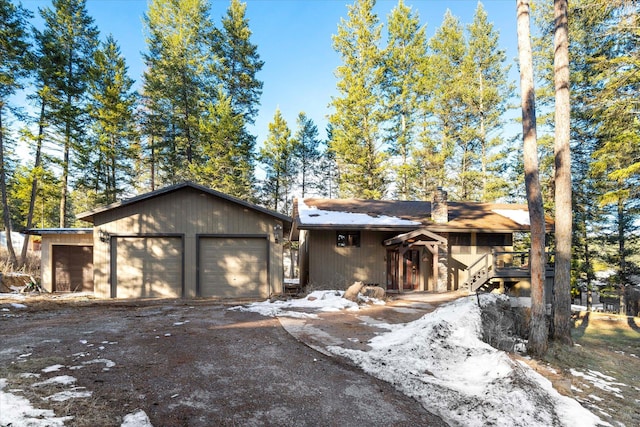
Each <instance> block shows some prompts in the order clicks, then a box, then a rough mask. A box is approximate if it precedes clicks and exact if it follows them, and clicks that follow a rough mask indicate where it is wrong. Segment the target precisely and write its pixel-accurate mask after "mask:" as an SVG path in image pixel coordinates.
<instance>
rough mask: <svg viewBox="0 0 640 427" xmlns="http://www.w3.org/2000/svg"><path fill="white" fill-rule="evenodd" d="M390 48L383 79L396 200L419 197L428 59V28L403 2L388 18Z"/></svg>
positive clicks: (384, 54) (386, 54)
mask: <svg viewBox="0 0 640 427" xmlns="http://www.w3.org/2000/svg"><path fill="white" fill-rule="evenodd" d="M388 28H389V30H388V44H387V47H386V49H385V50H384V51H383V53H382V55H383V60H384V79H383V83H382V90H383V92H382V93H383V96H384V98H385V104H386V108H385V109H386V110H388V111H389V117H388V129H387V141H388V143H389V145H390V149H391V154H392V155H393V156H396V157H397V158H398V160H397V162H395V163H394V166H393V167H394V169H395V177H396V179H395V181H396V182H395V184H396V185H395V186H396V196H397V198H400V199H403V200H409V199H414V198H415V197H416V189H417V188H418V186H417V185H416V178H417V175H418V167H419V165H418V163H417V162H416V161H415V160H414V159H415V158H416V157H417V156H416V153H415V150H416V140H417V137H418V134H419V130H418V117H419V115H418V113H419V111H420V108H419V106H418V103H419V101H420V98H421V93H420V87H421V80H422V79H423V78H424V75H423V74H422V70H423V68H424V67H423V63H424V62H425V61H426V59H427V37H426V34H425V27H423V26H421V25H420V19H419V16H418V13H417V12H415V13H414V12H413V11H412V10H411V8H410V7H407V6H405V4H404V2H403V1H402V0H400V1H399V2H398V5H397V6H396V7H395V8H394V9H393V10H392V11H391V14H390V15H389V18H388Z"/></svg>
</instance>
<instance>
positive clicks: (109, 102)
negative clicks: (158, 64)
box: [78, 35, 139, 204]
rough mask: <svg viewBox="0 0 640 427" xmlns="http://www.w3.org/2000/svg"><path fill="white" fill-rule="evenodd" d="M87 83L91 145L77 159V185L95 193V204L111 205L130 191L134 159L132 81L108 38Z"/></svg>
mask: <svg viewBox="0 0 640 427" xmlns="http://www.w3.org/2000/svg"><path fill="white" fill-rule="evenodd" d="M94 58H95V59H94V63H95V65H94V67H93V68H92V69H91V71H90V77H91V78H90V80H89V94H90V101H89V106H88V107H89V115H90V117H91V118H92V120H93V131H94V132H93V133H94V135H93V138H94V140H95V143H94V144H92V145H91V146H90V147H87V148H88V149H85V150H83V151H81V153H80V155H79V160H80V161H79V165H78V169H81V170H82V169H83V168H84V170H85V172H89V171H92V173H85V175H84V178H81V179H80V185H81V186H82V187H84V188H86V189H93V190H94V191H95V192H96V196H97V199H96V200H95V202H96V204H107V203H113V202H115V201H116V200H118V199H120V198H122V195H123V193H124V192H125V191H126V190H128V189H130V186H131V183H132V178H133V160H134V159H136V158H137V157H138V154H139V153H138V143H137V132H136V128H135V125H136V123H135V109H136V101H137V95H136V93H135V92H133V90H132V87H133V83H134V81H133V80H132V79H131V78H129V77H128V75H127V65H126V62H125V59H124V57H123V56H122V54H121V53H120V48H119V46H118V45H117V43H116V41H115V40H114V39H113V37H112V36H111V35H110V36H109V37H107V39H106V41H105V43H104V44H103V45H102V46H101V48H100V49H98V50H97V51H96V53H95V55H94Z"/></svg>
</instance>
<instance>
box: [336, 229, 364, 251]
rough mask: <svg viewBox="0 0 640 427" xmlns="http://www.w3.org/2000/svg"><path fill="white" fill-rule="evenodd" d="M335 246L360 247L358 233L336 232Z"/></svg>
mask: <svg viewBox="0 0 640 427" xmlns="http://www.w3.org/2000/svg"><path fill="white" fill-rule="evenodd" d="M336 246H338V247H340V248H346V247H347V246H353V247H356V248H359V247H360V232H359V231H338V232H336Z"/></svg>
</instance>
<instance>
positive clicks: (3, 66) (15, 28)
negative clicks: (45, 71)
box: [0, 0, 31, 266]
mask: <svg viewBox="0 0 640 427" xmlns="http://www.w3.org/2000/svg"><path fill="white" fill-rule="evenodd" d="M29 17H30V14H29V12H28V11H27V10H26V9H24V8H22V7H21V6H15V5H14V4H13V3H11V2H9V1H7V0H0V195H1V198H2V219H3V223H4V229H5V232H6V234H7V250H8V252H9V263H10V264H12V265H14V266H17V264H18V260H17V257H16V254H15V251H14V249H13V243H12V241H11V230H12V226H11V212H10V210H9V201H8V197H7V172H8V171H7V166H8V164H9V162H8V159H7V158H6V153H7V145H8V128H7V113H8V110H9V98H10V97H11V96H12V95H13V94H14V93H15V91H16V90H17V89H20V88H21V87H22V82H23V79H24V78H25V77H26V76H27V72H28V69H29V68H28V54H29V49H30V48H31V46H30V44H29V40H28V38H29V37H28V32H27V20H28V18H29Z"/></svg>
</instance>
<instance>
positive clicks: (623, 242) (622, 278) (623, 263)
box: [618, 197, 627, 315]
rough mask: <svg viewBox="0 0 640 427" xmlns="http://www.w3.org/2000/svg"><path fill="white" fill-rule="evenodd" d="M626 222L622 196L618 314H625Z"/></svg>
mask: <svg viewBox="0 0 640 427" xmlns="http://www.w3.org/2000/svg"><path fill="white" fill-rule="evenodd" d="M626 223H627V219H626V215H625V209H624V201H623V200H622V198H621V197H620V198H618V258H619V260H620V266H619V268H620V270H619V273H618V279H619V280H620V290H621V292H620V314H625V315H626V314H627V298H626V289H625V288H626V285H627V255H626V252H627V250H626V237H625V225H626Z"/></svg>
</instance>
